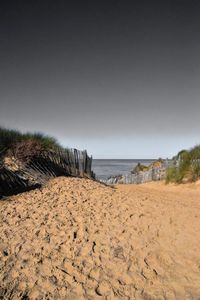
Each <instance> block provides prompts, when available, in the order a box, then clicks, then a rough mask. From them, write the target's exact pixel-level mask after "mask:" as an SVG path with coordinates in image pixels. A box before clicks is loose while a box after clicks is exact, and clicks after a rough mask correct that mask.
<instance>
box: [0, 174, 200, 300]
mask: <svg viewBox="0 0 200 300" xmlns="http://www.w3.org/2000/svg"><path fill="white" fill-rule="evenodd" d="M199 245H200V184H199V183H193V184H185V185H179V186H176V185H172V184H170V185H165V184H164V183H162V182H153V183H146V184H142V185H117V186H114V187H108V186H105V185H103V184H101V183H99V182H95V181H93V180H89V179H80V178H66V177H60V178H55V179H52V180H51V181H49V182H48V183H47V185H46V186H44V187H43V188H41V189H38V190H34V191H31V192H26V193H23V194H20V195H17V196H13V197H10V198H9V199H7V200H5V201H1V202H0V298H1V297H2V298H1V299H23V298H22V297H26V298H24V299H77V300H78V299H79V300H81V299H82V300H83V299H88V300H90V299H107V300H109V299H110V300H111V299H120V300H121V299H123V300H126V299H127V300H130V299H148V300H150V299H151V300H154V299H155V300H158V299H195V300H197V299H200V251H199ZM12 296H13V297H14V298H12ZM3 297H4V298H3ZM9 297H10V298H9Z"/></svg>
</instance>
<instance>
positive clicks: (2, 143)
mask: <svg viewBox="0 0 200 300" xmlns="http://www.w3.org/2000/svg"><path fill="white" fill-rule="evenodd" d="M22 141H36V142H38V143H39V144H41V146H42V148H44V149H47V150H48V149H63V148H62V146H61V145H60V144H59V143H58V142H57V140H56V139H55V138H53V137H51V136H48V135H45V134H43V133H30V132H27V133H21V132H20V131H17V130H12V129H6V128H3V127H0V153H1V152H3V151H4V150H7V149H9V148H11V147H12V146H13V145H15V144H16V143H17V142H22Z"/></svg>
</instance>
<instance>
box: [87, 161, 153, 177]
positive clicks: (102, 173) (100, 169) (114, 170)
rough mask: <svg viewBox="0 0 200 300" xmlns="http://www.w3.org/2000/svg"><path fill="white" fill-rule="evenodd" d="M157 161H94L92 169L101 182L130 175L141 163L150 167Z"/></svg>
mask: <svg viewBox="0 0 200 300" xmlns="http://www.w3.org/2000/svg"><path fill="white" fill-rule="evenodd" d="M153 161H155V159H93V161H92V169H93V171H94V173H95V174H96V178H97V179H99V180H106V179H107V178H108V177H110V176H114V175H119V174H121V175H124V174H130V172H131V171H132V170H133V168H134V167H135V166H136V165H137V164H138V163H139V162H140V163H141V164H144V165H147V166H148V165H150V164H151V163H152V162H153Z"/></svg>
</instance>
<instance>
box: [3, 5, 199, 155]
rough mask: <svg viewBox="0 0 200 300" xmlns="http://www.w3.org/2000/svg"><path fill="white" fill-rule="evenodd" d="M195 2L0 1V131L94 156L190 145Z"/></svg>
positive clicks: (195, 132)
mask: <svg viewBox="0 0 200 300" xmlns="http://www.w3.org/2000/svg"><path fill="white" fill-rule="evenodd" d="M199 32H200V1H198V0H188V1H185V0H182V1H177V0H173V1H169V0H165V1H154V0H152V1H148V0H146V1H144V0H138V1H126V0H121V1H117V0H115V1H114V0H107V1H103V0H101V1H94V0H93V1H92V0H91V1H59V0H58V1H50V0H49V1H45V0H44V1H37V0H35V1H13V2H12V1H2V2H1V4H0V125H1V126H5V127H9V128H17V129H20V130H22V131H27V130H28V131H42V132H44V133H47V134H50V135H54V136H55V137H56V138H57V139H58V140H59V141H60V142H61V143H62V144H63V145H65V146H70V147H76V148H79V149H82V148H86V149H87V150H88V151H89V152H90V154H93V156H94V157H95V158H156V157H158V156H162V157H170V156H172V155H174V154H175V153H176V152H177V151H179V150H181V149H182V148H190V147H192V146H193V145H195V144H197V143H200V134H199V133H200V121H199V120H200V118H199V113H200V84H199V83H200V34H199Z"/></svg>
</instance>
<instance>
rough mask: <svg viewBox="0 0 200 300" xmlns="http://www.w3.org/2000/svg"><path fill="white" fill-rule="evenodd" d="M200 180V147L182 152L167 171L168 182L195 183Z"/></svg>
mask: <svg viewBox="0 0 200 300" xmlns="http://www.w3.org/2000/svg"><path fill="white" fill-rule="evenodd" d="M198 179H200V145H197V146H195V147H193V148H191V149H190V150H181V151H180V152H179V153H178V154H177V155H176V156H175V157H174V158H173V165H172V166H170V167H169V168H168V169H167V175H166V182H167V183H168V182H175V183H183V182H193V181H196V180H198Z"/></svg>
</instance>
